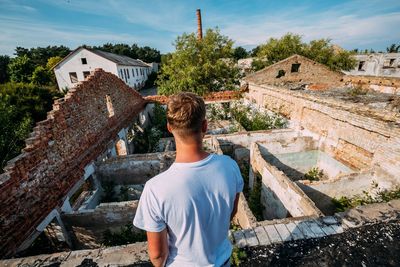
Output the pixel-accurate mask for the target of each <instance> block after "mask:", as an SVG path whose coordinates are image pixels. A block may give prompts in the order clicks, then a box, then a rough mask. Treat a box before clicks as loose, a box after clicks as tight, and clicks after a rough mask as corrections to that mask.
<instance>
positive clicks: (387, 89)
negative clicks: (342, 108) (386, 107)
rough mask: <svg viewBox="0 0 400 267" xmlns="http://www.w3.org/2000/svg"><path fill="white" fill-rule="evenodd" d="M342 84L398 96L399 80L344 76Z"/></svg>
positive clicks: (399, 89)
mask: <svg viewBox="0 0 400 267" xmlns="http://www.w3.org/2000/svg"><path fill="white" fill-rule="evenodd" d="M344 82H345V83H347V84H351V85H353V86H361V87H362V88H365V89H372V90H374V91H378V92H381V93H388V94H396V95H400V78H395V77H376V76H352V75H346V76H344Z"/></svg>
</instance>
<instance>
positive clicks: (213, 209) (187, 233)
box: [133, 154, 243, 267]
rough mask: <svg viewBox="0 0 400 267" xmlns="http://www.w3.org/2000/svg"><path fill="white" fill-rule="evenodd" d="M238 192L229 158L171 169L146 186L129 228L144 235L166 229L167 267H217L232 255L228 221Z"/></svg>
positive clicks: (238, 182) (218, 157) (212, 157)
mask: <svg viewBox="0 0 400 267" xmlns="http://www.w3.org/2000/svg"><path fill="white" fill-rule="evenodd" d="M242 190H243V178H242V176H241V174H240V170H239V167H238V165H237V164H236V162H235V161H234V160H232V159H231V158H230V157H228V156H224V155H215V154H210V155H209V156H208V157H207V158H205V159H203V160H201V161H197V162H192V163H173V164H172V165H171V167H170V168H169V169H168V170H167V171H165V172H163V173H161V174H159V175H157V176H155V177H154V178H152V179H150V180H149V181H148V182H147V183H146V185H145V187H144V190H143V193H142V195H141V197H140V201H139V206H138V208H137V211H136V215H135V219H134V220H133V224H134V225H135V226H136V227H138V228H140V229H143V230H146V231H149V232H161V231H162V230H164V229H165V227H168V245H169V256H168V260H167V266H180V267H181V266H221V265H222V264H223V263H224V262H225V261H226V260H227V259H228V258H229V257H230V255H231V252H232V245H231V243H230V241H229V240H228V231H229V225H230V216H231V213H232V210H233V206H234V200H235V196H236V193H238V192H241V191H242Z"/></svg>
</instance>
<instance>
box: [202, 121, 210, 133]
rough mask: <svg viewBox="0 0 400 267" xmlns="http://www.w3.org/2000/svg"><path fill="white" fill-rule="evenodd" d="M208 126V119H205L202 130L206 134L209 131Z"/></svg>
mask: <svg viewBox="0 0 400 267" xmlns="http://www.w3.org/2000/svg"><path fill="white" fill-rule="evenodd" d="M207 127H208V123H207V120H204V121H203V122H202V124H201V132H202V133H204V134H205V133H206V132H207Z"/></svg>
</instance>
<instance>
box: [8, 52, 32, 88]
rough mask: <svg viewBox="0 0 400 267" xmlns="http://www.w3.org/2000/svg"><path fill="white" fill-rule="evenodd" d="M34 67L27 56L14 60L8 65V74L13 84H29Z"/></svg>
mask: <svg viewBox="0 0 400 267" xmlns="http://www.w3.org/2000/svg"><path fill="white" fill-rule="evenodd" d="M33 70H34V65H33V63H32V61H31V59H30V58H29V57H28V56H27V55H23V56H20V57H16V58H13V59H12V60H11V62H10V64H8V72H9V74H10V79H11V81H13V82H29V80H30V78H31V75H32V72H33Z"/></svg>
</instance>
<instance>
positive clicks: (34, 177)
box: [0, 70, 146, 257]
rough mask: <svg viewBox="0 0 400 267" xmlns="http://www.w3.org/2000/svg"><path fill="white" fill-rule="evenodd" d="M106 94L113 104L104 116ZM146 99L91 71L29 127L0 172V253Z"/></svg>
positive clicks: (11, 247)
mask: <svg viewBox="0 0 400 267" xmlns="http://www.w3.org/2000/svg"><path fill="white" fill-rule="evenodd" d="M106 95H109V96H110V97H111V100H112V105H113V108H114V114H115V115H114V116H113V117H109V115H108V110H107V104H106ZM145 104H146V101H145V100H144V99H143V98H142V97H141V96H140V94H138V93H137V92H136V91H134V90H133V89H131V88H129V87H128V86H127V85H125V83H124V82H123V81H122V80H120V79H119V78H118V77H116V76H115V75H113V74H111V73H107V72H104V71H103V70H96V71H95V72H94V73H93V74H92V75H91V76H90V77H89V78H88V80H86V81H85V82H82V83H80V84H78V85H77V86H76V87H75V88H74V89H71V90H70V91H69V92H68V94H67V95H66V96H65V97H64V98H63V99H60V100H56V101H55V103H54V105H53V110H52V111H51V112H49V113H48V116H47V119H46V120H45V121H41V122H39V123H38V124H37V126H36V127H35V128H34V131H33V133H32V134H31V137H30V138H28V139H27V140H26V148H25V149H24V151H23V153H22V154H20V155H19V156H18V157H16V158H15V159H13V160H12V161H10V162H9V164H8V165H7V166H6V168H5V170H6V172H5V173H4V174H2V175H0V203H1V210H0V256H2V257H4V256H9V255H12V254H13V253H14V252H15V250H16V249H17V248H18V246H19V245H20V244H21V243H22V242H23V241H24V240H25V239H26V238H27V237H28V236H29V235H30V234H31V233H32V232H33V230H34V229H35V227H37V225H38V224H39V223H40V222H41V221H42V220H43V219H44V218H45V217H46V216H47V215H48V213H49V212H50V211H51V210H52V209H54V208H56V207H57V206H59V205H60V204H62V202H63V200H64V198H65V195H66V194H67V192H68V191H69V190H70V189H71V188H72V186H73V185H74V184H75V183H76V182H77V181H78V180H79V179H80V178H81V177H82V176H83V174H84V167H85V166H86V165H87V164H89V163H90V162H91V161H92V160H94V159H96V158H97V157H98V156H99V155H100V154H101V153H103V152H104V151H105V150H106V149H107V145H108V143H109V142H110V141H111V140H113V139H115V138H116V136H117V133H118V132H119V131H120V130H121V128H123V127H127V126H128V125H129V124H130V123H131V122H132V120H133V119H134V118H135V116H136V115H137V114H138V113H139V112H140V111H141V110H142V109H143V108H144V106H145Z"/></svg>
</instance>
